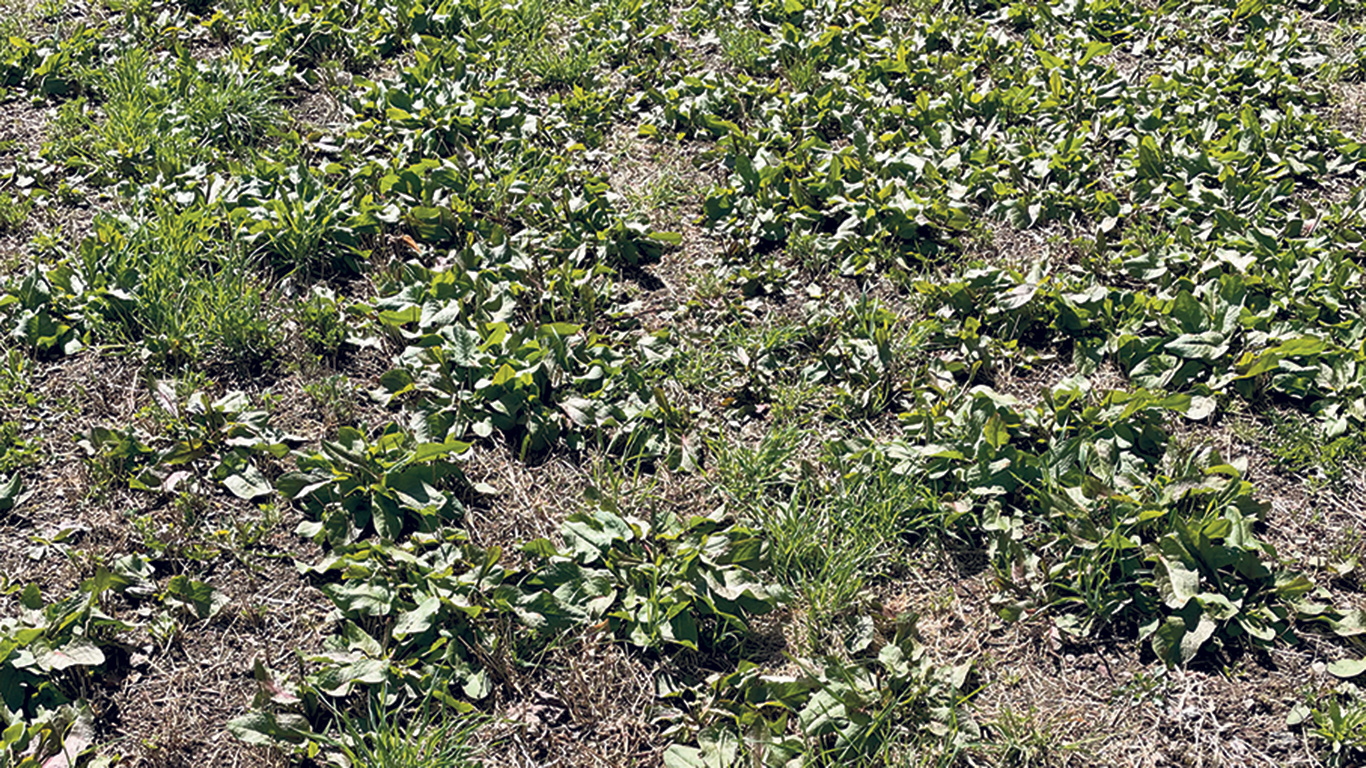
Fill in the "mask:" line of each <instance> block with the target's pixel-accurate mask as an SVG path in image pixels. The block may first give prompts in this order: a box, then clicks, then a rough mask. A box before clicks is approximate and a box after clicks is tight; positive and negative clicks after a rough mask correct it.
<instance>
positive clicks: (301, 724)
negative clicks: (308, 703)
mask: <svg viewBox="0 0 1366 768" xmlns="http://www.w3.org/2000/svg"><path fill="white" fill-rule="evenodd" d="M228 733H229V734H231V735H232V736H233V738H236V739H238V740H239V741H242V742H244V743H246V744H251V745H254V746H262V747H280V746H284V747H288V746H292V745H296V744H302V743H303V742H304V741H306V740H307V738H308V734H309V733H311V730H310V728H309V725H308V720H306V719H304V717H303V716H302V715H294V714H287V713H283V712H282V713H278V714H277V713H274V712H251V713H248V714H245V715H243V716H241V717H235V718H233V719H232V720H229V721H228Z"/></svg>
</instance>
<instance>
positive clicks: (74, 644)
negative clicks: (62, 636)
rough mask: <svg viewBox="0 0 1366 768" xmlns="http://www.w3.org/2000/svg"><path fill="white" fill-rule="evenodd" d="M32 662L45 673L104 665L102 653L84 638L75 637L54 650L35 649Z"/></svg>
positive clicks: (96, 646)
mask: <svg viewBox="0 0 1366 768" xmlns="http://www.w3.org/2000/svg"><path fill="white" fill-rule="evenodd" d="M33 656H34V661H35V662H36V663H37V664H38V668H39V669H41V670H43V671H45V672H61V671H62V670H64V669H70V668H71V667H98V666H99V665H101V664H103V663H104V651H101V650H100V647H99V646H98V645H95V643H93V642H91V641H90V640H88V639H86V638H84V637H77V638H74V639H72V640H71V642H69V643H67V644H66V645H64V646H62V647H61V648H56V649H35V651H34V654H33Z"/></svg>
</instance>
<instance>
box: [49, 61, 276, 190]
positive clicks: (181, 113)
mask: <svg viewBox="0 0 1366 768" xmlns="http://www.w3.org/2000/svg"><path fill="white" fill-rule="evenodd" d="M88 79H89V81H90V83H91V85H92V93H93V94H94V97H93V99H92V100H87V99H85V98H82V99H76V100H73V101H71V102H68V103H66V104H64V105H63V106H62V108H61V109H60V110H59V111H58V114H57V118H56V120H55V121H54V124H53V131H52V139H51V142H50V144H49V146H48V148H47V153H48V155H49V156H50V157H53V158H57V159H60V160H61V161H62V162H64V163H66V164H68V165H75V166H84V167H91V168H94V169H96V170H98V171H100V172H102V173H103V174H105V176H106V178H105V180H106V181H112V180H114V179H118V178H129V179H134V180H148V179H151V178H155V177H156V176H157V175H165V176H174V175H177V174H179V173H182V172H184V171H185V170H186V169H188V168H189V167H191V166H192V165H194V164H197V163H205V162H213V161H215V160H220V159H223V158H224V157H226V156H231V155H235V154H240V153H241V152H242V150H244V149H247V148H249V147H252V146H255V145H256V144H258V143H259V142H260V141H261V140H262V139H263V138H264V137H265V136H266V135H267V134H268V133H269V131H270V129H271V128H272V127H273V126H275V125H276V124H277V123H278V122H279V121H280V119H281V117H282V116H283V114H284V112H283V110H282V108H281V107H280V105H279V101H280V94H279V92H278V90H277V89H276V87H275V85H274V83H273V82H271V81H270V80H269V79H268V78H267V77H266V76H265V75H263V74H261V73H260V72H249V71H248V70H247V69H246V68H245V67H244V66H242V65H239V64H237V63H234V62H233V61H231V60H225V61H215V62H201V61H197V60H195V59H193V58H190V57H188V56H185V57H182V58H179V59H171V58H158V57H156V56H154V55H153V54H151V53H149V52H148V51H147V50H145V49H142V48H133V49H130V50H128V51H127V52H125V53H124V54H123V55H122V56H120V57H119V58H118V59H117V60H116V61H114V62H113V63H112V64H109V65H107V66H104V67H101V68H98V69H95V70H94V71H92V72H91V73H90V76H89V78H88Z"/></svg>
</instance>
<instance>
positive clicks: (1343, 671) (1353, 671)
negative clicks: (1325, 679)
mask: <svg viewBox="0 0 1366 768" xmlns="http://www.w3.org/2000/svg"><path fill="white" fill-rule="evenodd" d="M1363 672H1366V659H1342V660H1340V661H1335V662H1333V663H1332V664H1329V665H1328V674H1330V675H1332V676H1334V677H1341V678H1352V677H1356V676H1357V675H1360V674H1362V673H1363Z"/></svg>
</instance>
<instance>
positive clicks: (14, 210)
mask: <svg viewBox="0 0 1366 768" xmlns="http://www.w3.org/2000/svg"><path fill="white" fill-rule="evenodd" d="M32 210H33V203H31V202H30V201H29V200H28V198H25V197H23V196H21V195H12V194H10V193H8V192H0V234H4V233H6V232H14V231H16V230H18V229H19V228H20V227H22V226H24V222H26V221H28V216H29V213H30V212H32Z"/></svg>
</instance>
